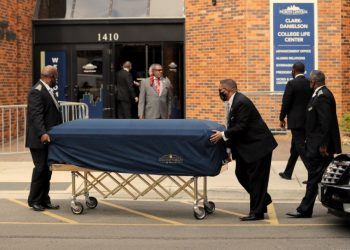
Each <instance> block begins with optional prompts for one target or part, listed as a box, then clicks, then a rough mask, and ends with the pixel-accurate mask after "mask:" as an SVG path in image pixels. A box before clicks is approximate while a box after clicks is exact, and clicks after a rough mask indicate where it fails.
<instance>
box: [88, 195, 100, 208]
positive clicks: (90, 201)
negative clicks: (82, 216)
mask: <svg viewBox="0 0 350 250" xmlns="http://www.w3.org/2000/svg"><path fill="white" fill-rule="evenodd" d="M97 204H98V202H97V199H96V198H95V197H89V199H88V200H87V201H86V206H87V207H88V208H90V209H93V208H95V207H97Z"/></svg>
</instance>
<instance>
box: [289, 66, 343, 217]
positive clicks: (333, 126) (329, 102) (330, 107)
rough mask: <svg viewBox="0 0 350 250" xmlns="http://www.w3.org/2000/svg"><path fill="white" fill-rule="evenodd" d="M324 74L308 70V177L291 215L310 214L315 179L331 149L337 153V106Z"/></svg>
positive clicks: (320, 173)
mask: <svg viewBox="0 0 350 250" xmlns="http://www.w3.org/2000/svg"><path fill="white" fill-rule="evenodd" d="M325 83H326V77H325V74H324V73H323V72H322V71H320V70H314V71H312V72H311V74H310V87H311V88H312V89H313V90H314V92H313V95H312V98H311V100H310V102H309V104H308V106H307V110H306V123H305V133H306V148H305V151H304V152H303V154H304V155H305V158H306V159H307V164H306V165H307V166H306V168H307V171H308V180H307V185H306V193H305V196H304V198H303V199H302V201H301V203H300V205H299V207H298V208H297V209H296V211H295V212H291V213H287V215H289V216H291V217H293V218H311V217H312V213H313V207H314V204H315V200H316V196H317V190H318V183H319V182H320V181H321V179H322V175H323V172H324V170H325V169H326V167H327V166H328V165H329V163H330V162H331V161H332V160H333V155H334V154H335V153H341V143H340V133H339V126H338V118H337V108H336V103H335V99H334V96H333V94H332V92H331V91H330V90H329V89H328V88H327V87H326V85H325Z"/></svg>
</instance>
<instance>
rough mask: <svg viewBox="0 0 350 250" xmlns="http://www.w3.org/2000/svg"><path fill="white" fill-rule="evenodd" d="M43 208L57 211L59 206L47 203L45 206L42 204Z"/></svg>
mask: <svg viewBox="0 0 350 250" xmlns="http://www.w3.org/2000/svg"><path fill="white" fill-rule="evenodd" d="M43 207H44V208H47V209H59V208H60V205H54V204H52V203H47V204H44V205H43Z"/></svg>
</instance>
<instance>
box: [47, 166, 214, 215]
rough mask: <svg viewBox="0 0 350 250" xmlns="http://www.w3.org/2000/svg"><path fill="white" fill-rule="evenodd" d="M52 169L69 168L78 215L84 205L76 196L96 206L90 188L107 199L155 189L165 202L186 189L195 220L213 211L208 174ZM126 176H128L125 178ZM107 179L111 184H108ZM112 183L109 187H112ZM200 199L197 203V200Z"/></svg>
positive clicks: (134, 196)
mask: <svg viewBox="0 0 350 250" xmlns="http://www.w3.org/2000/svg"><path fill="white" fill-rule="evenodd" d="M50 168H51V170H52V171H70V172H71V174H72V200H71V210H72V212H73V213H74V214H81V213H83V211H84V207H83V204H82V203H81V202H79V201H77V197H79V196H81V195H84V197H85V204H86V206H87V207H88V208H90V209H93V208H95V207H96V206H97V204H98V201H97V199H96V198H95V197H91V196H90V195H89V191H90V190H95V191H97V192H98V193H99V194H101V195H102V196H103V198H107V197H109V196H112V195H115V194H116V193H118V192H119V191H122V190H124V191H125V192H126V193H128V194H129V195H130V196H131V197H132V198H133V199H134V200H137V199H138V198H139V197H141V196H144V195H146V194H147V193H149V192H150V191H152V190H153V191H154V192H155V193H156V194H157V195H158V196H159V197H161V198H162V199H163V200H164V201H167V200H169V199H170V198H174V197H175V196H176V195H177V194H179V193H180V192H185V193H186V194H188V195H189V196H190V197H192V198H193V214H194V217H195V218H196V219H198V220H202V219H204V218H205V217H206V216H207V215H208V214H212V213H213V212H214V211H215V203H214V202H212V201H208V197H207V177H206V176H202V177H197V176H193V177H191V176H187V177H182V176H170V175H149V174H120V173H117V172H105V171H100V170H95V169H91V168H83V167H78V166H75V165H69V164H52V165H51V166H50ZM126 175H127V177H126ZM77 177H81V178H82V180H83V183H82V184H81V185H80V186H79V187H78V186H77V182H76V178H77ZM199 178H202V179H203V193H200V192H199V191H198V186H199ZM135 180H138V181H141V182H142V183H143V184H144V185H145V186H146V187H144V188H143V189H140V188H137V187H136V186H135V185H134V184H133V183H132V182H133V181H135ZM107 181H109V182H110V183H107ZM164 181H170V182H171V183H172V184H174V185H175V187H176V189H175V190H173V191H170V190H167V189H166V188H165V187H164V184H163V183H164ZM111 185H112V186H111ZM201 201H203V203H202V205H203V206H200V202H201Z"/></svg>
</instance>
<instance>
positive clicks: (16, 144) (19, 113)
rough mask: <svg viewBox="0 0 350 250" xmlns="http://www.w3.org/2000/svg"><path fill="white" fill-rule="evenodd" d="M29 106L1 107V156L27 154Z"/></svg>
mask: <svg viewBox="0 0 350 250" xmlns="http://www.w3.org/2000/svg"><path fill="white" fill-rule="evenodd" d="M26 115H27V105H0V117H1V120H0V127H1V136H0V140H1V149H0V154H5V153H6V154H13V153H23V152H26V151H27V149H26V148H25V145H24V143H25V134H26V133H25V131H26Z"/></svg>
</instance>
